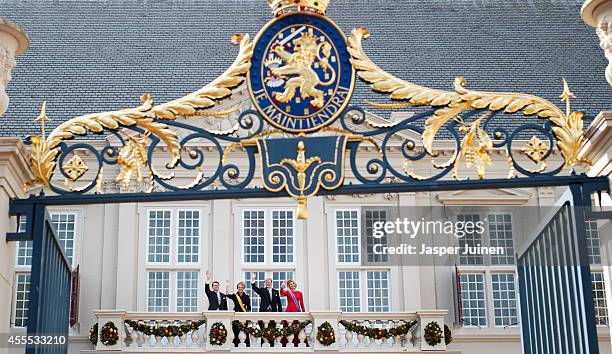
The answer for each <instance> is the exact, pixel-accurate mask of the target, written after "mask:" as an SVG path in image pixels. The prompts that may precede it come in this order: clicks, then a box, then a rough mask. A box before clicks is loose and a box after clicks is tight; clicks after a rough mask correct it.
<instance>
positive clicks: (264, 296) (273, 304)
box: [251, 283, 283, 312]
mask: <svg viewBox="0 0 612 354" xmlns="http://www.w3.org/2000/svg"><path fill="white" fill-rule="evenodd" d="M251 289H253V291H254V292H256V293H257V295H259V298H260V299H261V302H260V303H259V312H283V305H281V300H280V294H279V293H278V290H276V289H272V298H271V299H270V293H269V292H268V289H266V288H259V287H258V286H257V285H256V284H255V283H251Z"/></svg>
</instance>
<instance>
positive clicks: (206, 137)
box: [24, 110, 265, 195]
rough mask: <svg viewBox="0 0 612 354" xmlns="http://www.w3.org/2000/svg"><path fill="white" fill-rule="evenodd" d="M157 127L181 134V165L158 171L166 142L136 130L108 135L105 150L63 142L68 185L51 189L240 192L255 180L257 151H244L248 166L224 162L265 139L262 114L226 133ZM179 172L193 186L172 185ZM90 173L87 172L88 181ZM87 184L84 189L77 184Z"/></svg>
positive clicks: (61, 164) (250, 113) (244, 118)
mask: <svg viewBox="0 0 612 354" xmlns="http://www.w3.org/2000/svg"><path fill="white" fill-rule="evenodd" d="M157 122H159V123H161V124H165V125H166V126H167V128H168V129H171V130H174V131H180V132H181V137H180V138H179V139H178V144H179V146H180V147H181V149H180V152H179V154H180V156H179V158H178V162H177V164H176V165H174V164H171V163H170V162H167V163H165V164H163V165H164V169H163V171H158V170H157V169H156V168H155V167H154V166H153V162H154V161H165V160H167V159H168V156H167V155H168V154H167V153H166V155H163V153H164V150H165V149H166V148H165V145H163V140H162V139H161V138H160V137H158V136H156V135H153V134H150V132H148V131H147V130H145V129H142V128H140V127H137V126H128V127H122V129H119V130H108V131H104V132H105V133H109V134H110V136H109V137H114V138H115V139H114V140H115V141H116V142H115V143H112V144H111V143H107V144H106V145H104V146H102V147H99V146H96V145H95V144H92V143H86V142H78V143H74V144H69V141H68V140H65V141H62V142H61V143H60V144H59V145H58V146H57V149H58V150H59V154H58V156H57V164H56V169H57V170H58V171H59V173H60V175H61V177H62V178H63V179H64V183H63V184H61V183H59V184H58V183H53V182H51V183H49V189H50V190H51V191H52V192H54V193H56V194H59V195H66V194H86V193H88V192H92V191H93V192H96V193H102V190H103V184H104V183H107V182H113V183H114V184H115V185H116V189H117V190H118V191H125V192H129V191H133V190H139V189H140V191H142V192H146V193H151V192H163V191H181V190H206V189H207V188H210V189H212V188H214V189H228V190H232V189H233V190H240V189H243V188H246V187H248V186H249V185H250V184H251V182H252V181H253V178H254V177H255V170H256V154H257V150H256V149H255V148H254V147H246V148H245V149H244V155H243V156H244V157H245V158H244V160H241V161H242V162H243V163H244V162H246V166H239V165H238V164H236V163H231V162H225V161H224V160H225V159H226V157H227V156H226V155H227V154H228V153H230V152H232V151H231V150H234V148H233V147H234V146H237V145H240V142H242V141H244V140H249V139H254V138H257V137H259V136H262V135H265V134H264V133H263V130H264V127H265V122H264V119H263V117H261V115H260V114H259V113H258V112H256V111H254V110H246V111H244V112H242V113H241V114H240V115H239V116H238V118H237V119H236V122H235V124H234V126H233V127H232V128H231V129H229V130H227V131H213V130H208V129H205V128H201V127H197V126H193V125H190V124H187V123H185V122H181V121H178V120H166V119H158V120H157ZM238 132H241V133H242V134H241V135H240V136H239V135H238V134H237V133H238ZM33 138H36V137H27V138H26V139H25V140H24V143H25V144H26V145H30V144H31V143H32V139H33ZM162 155H163V156H162ZM81 156H88V157H89V158H87V159H85V158H83V157H81ZM117 165H119V173H118V174H117V175H116V176H114V178H112V179H109V178H107V176H105V172H104V168H105V167H106V166H117ZM205 165H206V166H205ZM211 166H213V167H212V168H211ZM179 169H183V170H185V171H190V172H192V173H191V174H190V175H189V177H187V179H189V180H190V182H188V183H186V184H180V185H178V184H173V183H171V181H172V180H175V178H176V174H175V171H176V170H179ZM85 173H88V175H87V178H85ZM55 180H57V179H55ZM84 180H85V181H86V182H85V183H84V184H82V185H79V186H76V185H74V184H76V183H78V182H80V181H84Z"/></svg>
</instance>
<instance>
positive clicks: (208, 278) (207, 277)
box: [206, 270, 210, 282]
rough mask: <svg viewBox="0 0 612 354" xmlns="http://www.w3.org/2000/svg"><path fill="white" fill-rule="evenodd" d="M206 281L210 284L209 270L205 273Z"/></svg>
mask: <svg viewBox="0 0 612 354" xmlns="http://www.w3.org/2000/svg"><path fill="white" fill-rule="evenodd" d="M206 280H207V281H208V282H210V270H207V271H206Z"/></svg>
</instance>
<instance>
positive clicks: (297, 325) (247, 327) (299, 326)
mask: <svg viewBox="0 0 612 354" xmlns="http://www.w3.org/2000/svg"><path fill="white" fill-rule="evenodd" d="M235 322H238V321H235ZM311 323H312V321H310V320H306V321H297V320H296V321H293V322H292V323H291V324H290V325H288V326H286V327H282V328H276V327H265V328H264V329H263V331H262V330H261V329H260V328H259V326H258V325H257V324H256V323H250V324H249V323H247V322H239V328H240V331H241V332H244V333H247V334H249V335H251V336H253V337H255V338H265V339H267V340H269V341H273V340H275V339H277V338H286V337H289V336H293V335H299V334H300V332H301V331H303V330H304V329H305V328H306V327H308V325H310V324H311Z"/></svg>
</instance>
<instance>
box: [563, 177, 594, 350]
mask: <svg viewBox="0 0 612 354" xmlns="http://www.w3.org/2000/svg"><path fill="white" fill-rule="evenodd" d="M569 187H570V191H571V192H572V198H573V204H574V217H573V218H572V219H570V220H572V221H573V222H574V223H575V224H574V225H573V226H574V230H575V232H576V240H577V242H578V252H579V264H578V267H579V268H578V271H579V272H580V278H581V279H582V280H583V284H582V297H583V299H584V316H585V319H586V323H587V327H586V331H587V338H588V341H589V346H590V348H591V349H592V350H593V351H591V353H599V345H598V343H597V322H596V318H595V303H594V299H593V283H592V281H591V265H590V261H589V253H588V243H587V235H586V221H587V220H586V212H585V211H587V210H589V211H590V210H591V206H592V203H591V195H589V194H586V193H585V191H584V188H583V185H582V184H578V183H575V184H570V186H569Z"/></svg>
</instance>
